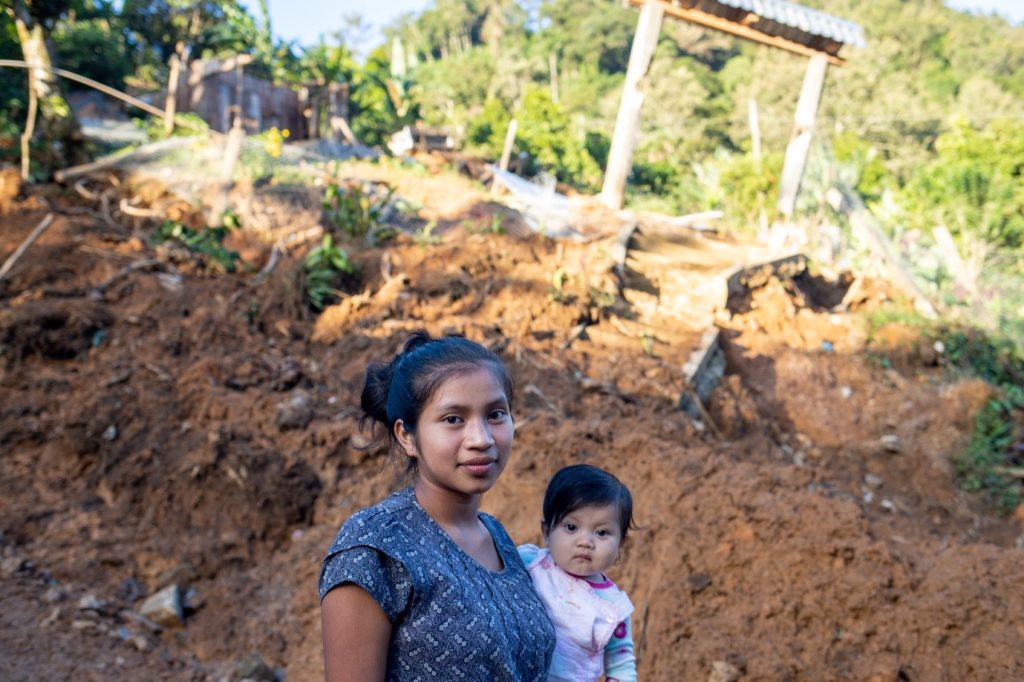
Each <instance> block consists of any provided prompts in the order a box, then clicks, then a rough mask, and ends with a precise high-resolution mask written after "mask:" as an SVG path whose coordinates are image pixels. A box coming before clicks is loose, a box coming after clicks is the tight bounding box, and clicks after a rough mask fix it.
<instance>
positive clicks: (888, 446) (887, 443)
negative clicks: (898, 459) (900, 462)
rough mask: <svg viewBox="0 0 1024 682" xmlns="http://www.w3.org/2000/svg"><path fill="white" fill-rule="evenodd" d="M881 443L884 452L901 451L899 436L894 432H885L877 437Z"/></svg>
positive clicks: (901, 445)
mask: <svg viewBox="0 0 1024 682" xmlns="http://www.w3.org/2000/svg"><path fill="white" fill-rule="evenodd" d="M879 442H880V443H881V444H882V448H883V449H884V450H885V451H886V452H892V453H894V454H895V453H899V452H903V444H902V443H901V442H900V437H899V436H897V435H896V434H894V433H887V434H885V435H884V436H882V437H881V438H880V439H879Z"/></svg>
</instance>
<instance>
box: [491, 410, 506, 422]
mask: <svg viewBox="0 0 1024 682" xmlns="http://www.w3.org/2000/svg"><path fill="white" fill-rule="evenodd" d="M507 416H508V412H506V411H505V410H494V411H493V412H491V413H490V414H489V415H488V416H487V417H488V419H490V420H491V421H493V422H497V421H504V420H505V417H507Z"/></svg>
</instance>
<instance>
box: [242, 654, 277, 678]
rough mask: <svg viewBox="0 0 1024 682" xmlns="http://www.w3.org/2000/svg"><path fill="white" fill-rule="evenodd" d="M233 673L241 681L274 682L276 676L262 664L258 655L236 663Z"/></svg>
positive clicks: (267, 666) (268, 667)
mask: <svg viewBox="0 0 1024 682" xmlns="http://www.w3.org/2000/svg"><path fill="white" fill-rule="evenodd" d="M235 672H236V673H237V674H238V677H239V678H240V679H243V680H256V681H257V682H276V681H277V674H276V673H275V672H274V670H273V669H272V668H271V667H270V666H269V665H267V664H266V663H264V662H263V659H262V658H260V656H259V654H252V655H251V656H247V657H245V658H243V659H242V660H241V661H239V662H238V665H237V666H235Z"/></svg>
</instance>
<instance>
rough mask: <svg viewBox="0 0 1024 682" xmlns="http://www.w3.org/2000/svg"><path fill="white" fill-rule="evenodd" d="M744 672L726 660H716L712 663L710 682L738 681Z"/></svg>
mask: <svg viewBox="0 0 1024 682" xmlns="http://www.w3.org/2000/svg"><path fill="white" fill-rule="evenodd" d="M741 675H742V673H741V672H740V670H739V668H737V667H736V666H734V665H733V664H732V663H728V662H726V661H715V662H714V663H712V664H711V674H710V675H708V682H736V680H738V679H740V676H741Z"/></svg>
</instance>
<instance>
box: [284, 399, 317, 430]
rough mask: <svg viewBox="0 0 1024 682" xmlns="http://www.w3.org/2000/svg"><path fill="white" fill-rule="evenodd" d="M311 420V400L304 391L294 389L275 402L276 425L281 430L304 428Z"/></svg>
mask: <svg viewBox="0 0 1024 682" xmlns="http://www.w3.org/2000/svg"><path fill="white" fill-rule="evenodd" d="M312 420H313V401H312V400H311V399H310V396H309V394H308V393H307V392H306V391H296V392H295V393H294V395H292V396H291V397H290V398H288V399H287V400H284V401H282V402H279V403H278V404H277V426H278V428H280V429H281V430H282V431H286V430H288V429H304V428H306V426H308V425H309V422H311V421H312Z"/></svg>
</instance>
